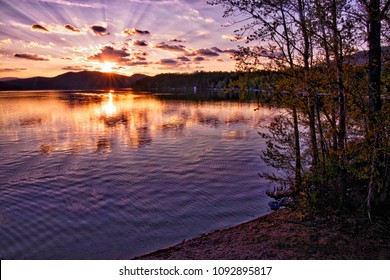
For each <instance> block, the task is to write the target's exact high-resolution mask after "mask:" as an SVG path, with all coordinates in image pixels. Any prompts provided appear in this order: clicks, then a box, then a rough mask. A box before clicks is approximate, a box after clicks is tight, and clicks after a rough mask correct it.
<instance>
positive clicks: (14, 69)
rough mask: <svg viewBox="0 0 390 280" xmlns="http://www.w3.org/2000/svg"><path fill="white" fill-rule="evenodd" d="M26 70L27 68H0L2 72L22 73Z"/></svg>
mask: <svg viewBox="0 0 390 280" xmlns="http://www.w3.org/2000/svg"><path fill="white" fill-rule="evenodd" d="M26 70H27V68H0V72H20V71H26Z"/></svg>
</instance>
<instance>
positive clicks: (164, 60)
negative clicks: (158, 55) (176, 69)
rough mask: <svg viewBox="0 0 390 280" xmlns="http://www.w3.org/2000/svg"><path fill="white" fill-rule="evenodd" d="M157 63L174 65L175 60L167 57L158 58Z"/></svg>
mask: <svg viewBox="0 0 390 280" xmlns="http://www.w3.org/2000/svg"><path fill="white" fill-rule="evenodd" d="M159 64H163V65H176V64H177V61H176V60H174V59H169V58H163V59H161V60H160V62H159Z"/></svg>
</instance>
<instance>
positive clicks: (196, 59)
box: [194, 56, 205, 62]
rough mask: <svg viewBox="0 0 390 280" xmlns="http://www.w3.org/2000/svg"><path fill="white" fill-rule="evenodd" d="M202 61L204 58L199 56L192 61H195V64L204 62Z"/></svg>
mask: <svg viewBox="0 0 390 280" xmlns="http://www.w3.org/2000/svg"><path fill="white" fill-rule="evenodd" d="M204 60H205V58H204V57H201V56H197V57H195V58H194V61H196V62H200V61H204Z"/></svg>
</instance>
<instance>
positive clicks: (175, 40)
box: [168, 38, 186, 43]
mask: <svg viewBox="0 0 390 280" xmlns="http://www.w3.org/2000/svg"><path fill="white" fill-rule="evenodd" d="M185 41H186V40H182V39H176V38H174V39H171V40H169V41H168V42H172V43H184V42H185Z"/></svg>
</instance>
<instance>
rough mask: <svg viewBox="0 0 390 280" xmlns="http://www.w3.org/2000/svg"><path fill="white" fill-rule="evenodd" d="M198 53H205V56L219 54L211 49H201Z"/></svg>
mask: <svg viewBox="0 0 390 280" xmlns="http://www.w3.org/2000/svg"><path fill="white" fill-rule="evenodd" d="M196 53H197V54H198V55H205V56H219V54H218V53H216V52H214V51H212V50H210V49H199V50H197V51H196Z"/></svg>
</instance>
